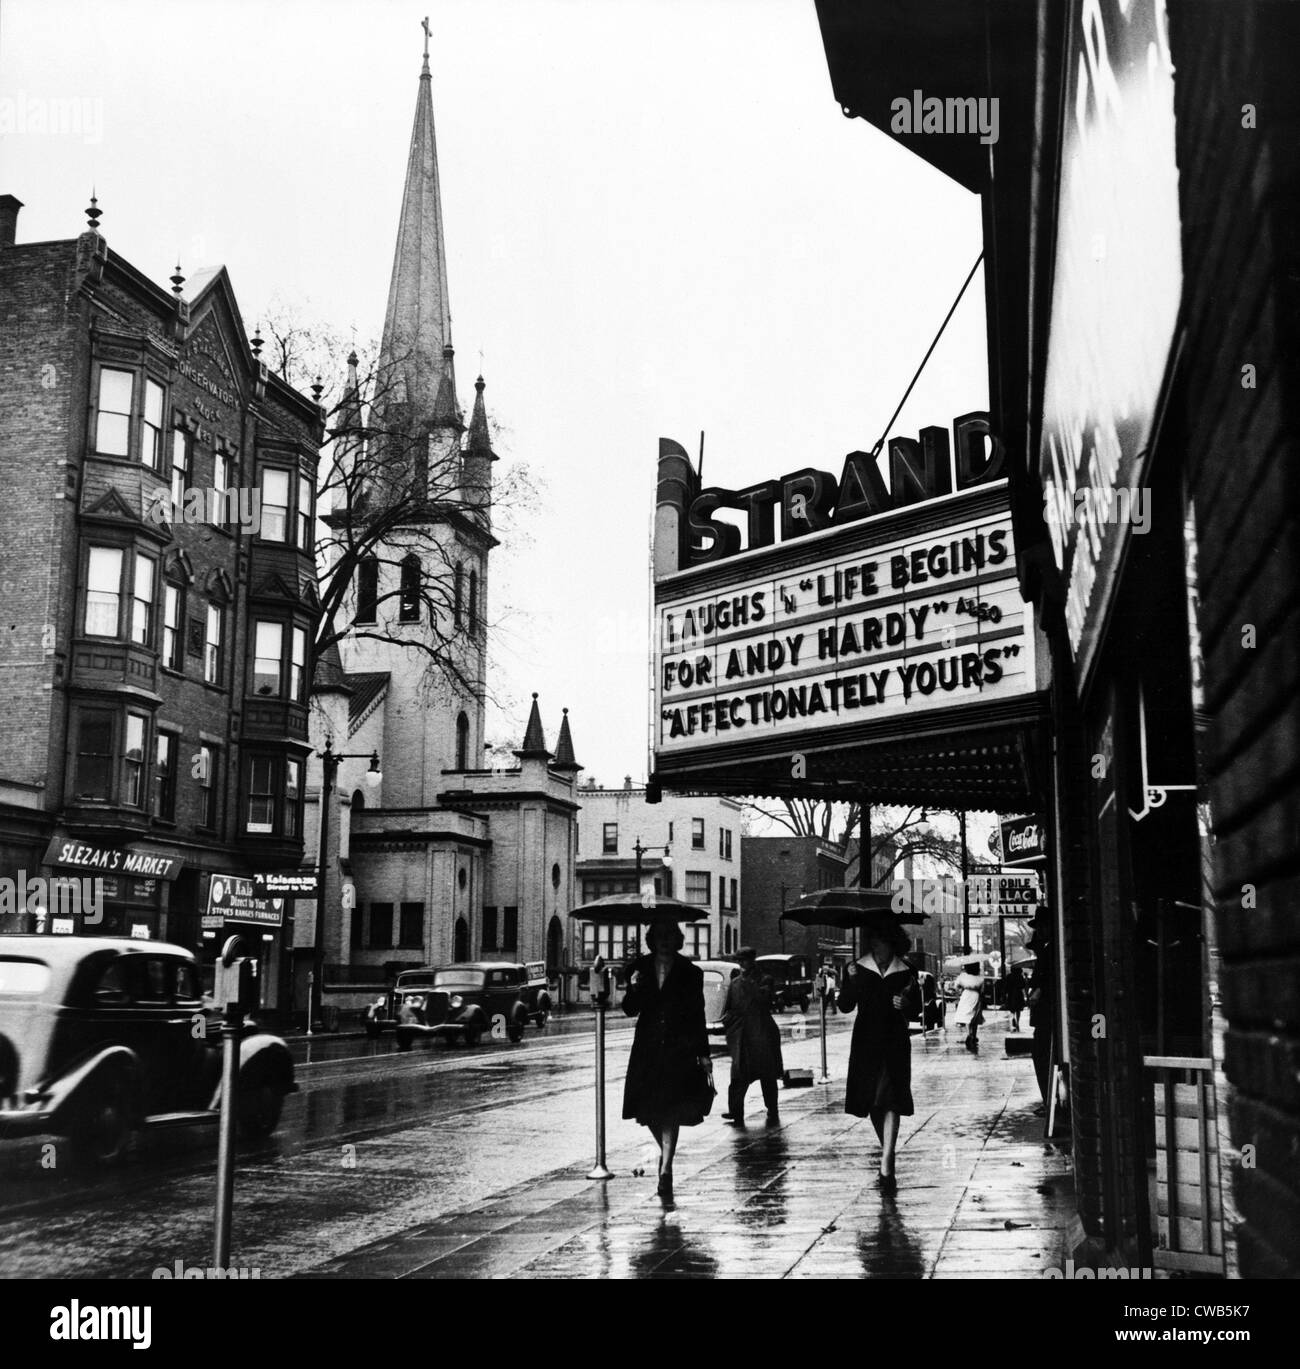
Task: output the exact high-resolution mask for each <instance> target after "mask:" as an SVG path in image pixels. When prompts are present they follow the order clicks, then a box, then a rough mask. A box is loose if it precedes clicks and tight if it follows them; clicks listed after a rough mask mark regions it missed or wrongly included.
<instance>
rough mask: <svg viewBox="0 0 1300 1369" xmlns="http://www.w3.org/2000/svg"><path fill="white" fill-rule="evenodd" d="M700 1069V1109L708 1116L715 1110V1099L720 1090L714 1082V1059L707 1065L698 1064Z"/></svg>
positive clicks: (697, 1067)
mask: <svg viewBox="0 0 1300 1369" xmlns="http://www.w3.org/2000/svg"><path fill="white" fill-rule="evenodd" d="M696 1069H697V1070H699V1075H700V1080H699V1104H700V1111H701V1112H702V1113H703V1114H704V1115H705V1116H706V1117H707V1116H708V1115H709V1113H710V1112H712V1110H713V1100H714V1099H715V1098H716V1097H717V1096H718V1090H717V1089H716V1087H714V1083H713V1061H712V1060H710V1061H709V1063H708V1064H707V1065H696Z"/></svg>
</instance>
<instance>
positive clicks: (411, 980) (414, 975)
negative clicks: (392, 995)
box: [397, 970, 437, 991]
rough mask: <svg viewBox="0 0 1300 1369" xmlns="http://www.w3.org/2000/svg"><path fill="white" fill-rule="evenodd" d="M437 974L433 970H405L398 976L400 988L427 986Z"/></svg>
mask: <svg viewBox="0 0 1300 1369" xmlns="http://www.w3.org/2000/svg"><path fill="white" fill-rule="evenodd" d="M436 977H437V976H436V975H435V974H434V972H433V971H432V970H403V971H402V973H401V974H399V975H398V976H397V987H398V990H399V991H401V990H402V989H414V988H427V987H428V986H429V985H430V984H432V983H433V982H434V979H435V978H436Z"/></svg>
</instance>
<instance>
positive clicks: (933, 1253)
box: [299, 1027, 1074, 1279]
mask: <svg viewBox="0 0 1300 1369" xmlns="http://www.w3.org/2000/svg"><path fill="white" fill-rule="evenodd" d="M981 1039H982V1043H983V1044H982V1049H981V1051H980V1054H979V1055H978V1056H975V1057H972V1056H971V1055H969V1054H968V1053H967V1052H966V1051H965V1050H964V1049H963V1048H962V1046H961V1039H960V1035H959V1033H957V1032H956V1031H950V1032H949V1033H947V1035H946V1036H945V1035H944V1034H943V1033H934V1032H932V1033H930V1035H929V1036H928V1037H921V1036H915V1037H914V1038H913V1045H912V1051H913V1066H912V1067H913V1093H914V1096H915V1101H916V1114H915V1116H913V1117H908V1118H904V1119H903V1126H902V1130H901V1133H900V1137H899V1148H898V1163H897V1177H898V1191H897V1193H896V1194H893V1195H885V1194H882V1193H881V1192H880V1191H879V1190H878V1189H877V1188H876V1186H875V1179H876V1173H877V1164H878V1157H879V1146H878V1143H877V1141H876V1137H875V1134H874V1132H873V1131H872V1128H871V1124H870V1122H869V1121H867V1120H866V1119H861V1120H859V1119H858V1118H854V1117H849V1116H847V1115H846V1114H845V1113H844V1111H843V1099H844V1073H845V1068H846V1065H847V1060H848V1046H849V1035H848V1032H847V1031H844V1030H840V1031H838V1032H835V1031H833V1032H832V1033H831V1035H830V1036H829V1038H828V1057H829V1070H830V1074H831V1079H832V1082H831V1083H830V1084H829V1085H822V1086H818V1085H814V1086H813V1087H812V1088H804V1089H789V1090H783V1091H782V1093H781V1122H780V1124H779V1125H776V1126H768V1125H767V1124H766V1122H765V1120H764V1112H763V1108H762V1102H761V1098H760V1097H759V1090H758V1087H757V1085H755V1086H754V1087H753V1088H752V1089H751V1090H750V1097H749V1100H748V1104H749V1107H748V1113H747V1119H746V1120H747V1126H746V1127H744V1128H733V1127H730V1126H727V1125H726V1124H724V1123H723V1122H722V1121H721V1120H720V1117H719V1114H720V1113H721V1112H722V1111H723V1108H724V1107H725V1103H724V1102H723V1099H724V1098H725V1090H726V1081H727V1074H728V1066H727V1063H726V1060H725V1057H723V1058H720V1059H717V1060H716V1062H715V1071H716V1076H717V1083H718V1088H719V1090H720V1095H721V1096H720V1097H719V1099H718V1100H717V1101H715V1103H714V1110H713V1115H712V1116H710V1117H709V1118H706V1120H705V1122H704V1124H703V1125H702V1126H699V1127H694V1128H687V1129H684V1130H683V1132H682V1138H681V1142H680V1149H679V1152H678V1156H677V1161H676V1164H675V1171H676V1173H675V1179H676V1194H675V1198H674V1201H672V1202H671V1203H665V1202H662V1201H661V1200H660V1199H659V1198H658V1197H657V1196H656V1194H655V1186H656V1179H655V1148H654V1144H653V1142H652V1141H650V1140H649V1137H648V1133H646V1144H644V1145H631V1146H629V1145H623V1146H621V1147H619V1148H617V1149H611V1151H610V1153H609V1156H608V1161H609V1167H610V1168H611V1169H612V1170H613V1171H614V1174H615V1176H616V1177H615V1178H614V1179H612V1180H610V1181H607V1182H596V1181H590V1180H588V1179H587V1178H586V1177H585V1175H586V1171H587V1169H588V1168H589V1167H590V1161H589V1160H588V1161H587V1162H586V1163H584V1164H582V1165H578V1166H570V1167H568V1168H563V1169H557V1170H554V1171H552V1172H550V1173H548V1174H545V1175H542V1176H541V1177H539V1178H535V1179H533V1180H531V1181H529V1182H527V1183H523V1184H519V1185H518V1186H515V1187H511V1188H506V1189H503V1190H502V1191H500V1192H498V1193H496V1194H494V1195H493V1196H492V1197H491V1198H489V1199H487V1200H486V1201H482V1202H479V1203H476V1204H474V1205H472V1206H467V1207H465V1208H464V1209H461V1210H458V1211H454V1212H448V1213H446V1214H444V1215H443V1216H441V1217H439V1218H438V1219H437V1220H435V1221H431V1222H425V1223H422V1224H421V1225H419V1226H416V1227H413V1228H411V1229H410V1230H408V1231H406V1232H403V1233H402V1234H400V1235H398V1236H396V1237H389V1238H386V1239H384V1240H380V1241H377V1242H375V1243H374V1244H371V1245H367V1246H362V1247H360V1248H359V1249H356V1250H353V1251H351V1252H349V1253H347V1254H344V1255H341V1256H338V1257H336V1258H334V1259H331V1260H329V1261H328V1262H326V1263H324V1264H322V1265H320V1266H319V1267H318V1268H316V1269H313V1270H311V1271H307V1272H305V1273H303V1274H301V1275H299V1277H302V1278H514V1279H530V1278H565V1279H586V1278H643V1277H656V1278H727V1279H731V1278H797V1279H803V1278H809V1279H818V1278H904V1279H912V1278H915V1279H921V1278H938V1279H945V1278H967V1279H969V1278H997V1279H1025V1278H1029V1279H1032V1278H1042V1277H1043V1276H1044V1271H1045V1270H1047V1269H1049V1268H1052V1267H1054V1266H1055V1267H1060V1266H1061V1265H1062V1262H1063V1261H1062V1256H1061V1251H1062V1248H1063V1237H1064V1233H1065V1230H1066V1228H1067V1226H1068V1224H1069V1222H1070V1219H1071V1217H1072V1216H1073V1213H1074V1201H1073V1179H1072V1174H1071V1168H1070V1159H1069V1155H1068V1153H1066V1149H1065V1148H1063V1147H1062V1145H1061V1144H1060V1143H1049V1142H1047V1141H1045V1140H1044V1139H1043V1122H1042V1118H1041V1117H1037V1116H1035V1115H1034V1112H1033V1109H1034V1107H1035V1106H1036V1105H1037V1104H1038V1102H1039V1098H1038V1092H1037V1087H1036V1085H1035V1081H1034V1073H1033V1067H1032V1064H1031V1062H1030V1061H1029V1058H1028V1057H1027V1056H1022V1057H1015V1058H1007V1057H1006V1055H1005V1053H1004V1049H1003V1041H1004V1039H1005V1032H1004V1031H1003V1030H1000V1029H999V1028H998V1027H992V1028H986V1029H985V1031H984V1032H983V1033H982V1035H981ZM816 1062H817V1043H816V1042H815V1041H814V1040H812V1039H808V1040H805V1041H802V1042H798V1043H795V1044H792V1045H791V1046H787V1047H786V1063H787V1065H788V1066H794V1065H798V1066H804V1067H807V1066H809V1065H813V1066H815V1065H816ZM621 1094H622V1090H621V1085H619V1086H611V1088H610V1090H609V1098H608V1105H609V1109H610V1117H611V1119H613V1118H616V1117H617V1116H618V1113H619V1111H620V1103H621ZM620 1134H625V1133H620ZM526 1143H527V1142H526V1138H521V1144H526ZM638 1168H642V1169H644V1170H645V1173H644V1174H643V1175H640V1176H637V1175H636V1174H634V1171H635V1170H636V1169H638Z"/></svg>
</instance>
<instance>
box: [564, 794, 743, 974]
mask: <svg viewBox="0 0 1300 1369" xmlns="http://www.w3.org/2000/svg"><path fill="white" fill-rule="evenodd" d="M578 800H579V802H580V803H581V804H582V812H581V813H580V814H579V816H578V866H577V875H578V882H579V885H580V887H581V893H582V902H583V903H587V902H590V901H591V900H592V899H596V898H603V897H604V896H606V895H607V894H622V893H631V892H633V891H634V890H635V889H636V887H637V855H636V850H635V847H636V845H637V844H638V843H639V844H640V846H641V848H642V854H641V859H640V869H641V886H642V888H643V889H645V888H650V887H653V889H654V891H655V892H656V893H659V894H666V895H668V896H669V897H670V898H679V899H682V900H684V901H685V902H687V903H694V904H697V905H698V906H699V907H700V908H702V909H707V910H708V914H709V916H708V918H707V919H701V920H700V921H699V922H696V923H683V924H682V931H683V932H684V934H685V936H686V946H685V949H684V954H686V955H689V956H692V957H695V958H697V959H700V960H707V959H709V958H710V957H712V956H726V955H734V954H735V952H736V948H737V947H738V946H739V945H740V943H741V939H742V938H741V931H740V928H741V913H740V909H741V907H742V904H743V898H744V890H745V882H744V870H743V865H742V857H741V851H742V848H743V845H744V839H743V838H742V836H741V834H740V828H741V819H742V818H743V816H744V810H743V809H742V807H741V805H740V804H739V803H737V802H736V801H735V800H734V799H727V798H712V797H708V796H706V795H693V796H692V797H690V798H685V797H679V796H676V795H665V797H664V798H663V800H662V801H661V802H659V803H657V804H650V803H647V802H646V791H645V788H644V786H634V785H633V783H632V780H631V778H630V777H629V778H627V779H626V780H624V782H623V787H622V788H621V789H599V788H596V787H595V786H594V785H592V786H590V787H586V788H583V789H580V790H579V791H578ZM575 936H576V938H577V940H576V942H575V946H574V950H575V952H576V954H577V957H578V962H577V963H578V964H579V965H586V964H589V963H590V962H591V961H592V960H594V959H595V957H596V954H597V953H598V952H599V953H600V954H603V955H604V956H605V957H606V958H607V959H608V958H614V959H622V958H623V957H624V956H632V955H638V954H644V950H645V948H644V945H643V944H642V943H641V941H640V939H639V935H638V932H637V929H636V928H631V929H629V930H628V934H627V937H626V943H627V944H626V946H624V944H623V942H624V939H625V938H624V937H623V933H622V930H621V929H615V928H599V929H597V928H595V927H593V926H591V925H590V924H581V925H580V926H579V928H578V929H577V931H576V933H575Z"/></svg>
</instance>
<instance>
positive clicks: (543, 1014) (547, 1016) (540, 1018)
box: [533, 1008, 551, 1031]
mask: <svg viewBox="0 0 1300 1369" xmlns="http://www.w3.org/2000/svg"><path fill="white" fill-rule="evenodd" d="M550 1020H551V1010H550V1008H543V1009H542V1010H541V1011H540V1012H539V1013H538V1014H537V1016H536V1017H535V1018H534V1019H533V1021H534V1022H536V1023H537V1030H538V1031H541V1029H542V1028H543V1027H544V1026H545V1025H546V1024H547V1022H549V1021H550Z"/></svg>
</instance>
